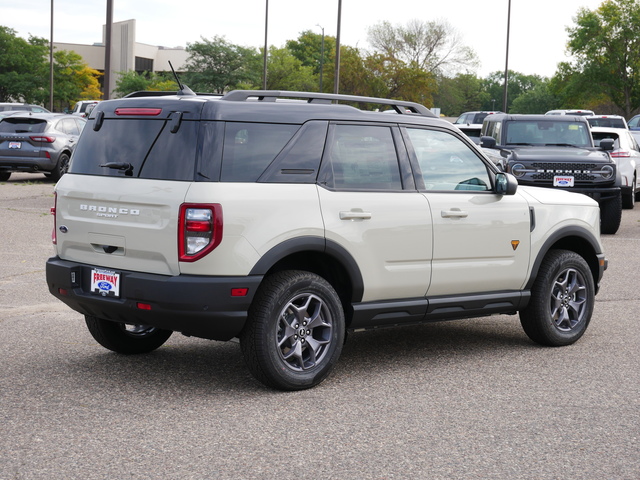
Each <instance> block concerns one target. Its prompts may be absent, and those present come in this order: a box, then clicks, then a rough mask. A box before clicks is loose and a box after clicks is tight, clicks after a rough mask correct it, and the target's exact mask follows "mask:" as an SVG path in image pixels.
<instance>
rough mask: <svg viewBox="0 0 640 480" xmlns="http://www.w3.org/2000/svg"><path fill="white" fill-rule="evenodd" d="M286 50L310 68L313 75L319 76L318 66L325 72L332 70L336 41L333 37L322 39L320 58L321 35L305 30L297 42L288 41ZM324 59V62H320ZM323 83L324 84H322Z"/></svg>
mask: <svg viewBox="0 0 640 480" xmlns="http://www.w3.org/2000/svg"><path fill="white" fill-rule="evenodd" d="M286 48H287V50H289V51H290V52H291V54H292V55H293V56H294V57H296V58H297V59H298V60H300V62H302V65H303V66H305V67H311V68H312V69H313V73H314V74H316V75H320V65H321V63H322V66H323V71H324V72H326V71H327V70H330V69H332V68H333V64H334V62H335V51H336V39H335V37H330V36H325V37H324V57H323V56H322V53H323V48H322V34H317V33H314V32H312V31H311V30H305V31H304V32H302V33H301V34H300V36H299V37H298V39H297V40H289V41H288V42H287V43H286ZM323 58H324V61H323V62H321V60H322V59H323ZM323 83H324V82H323Z"/></svg>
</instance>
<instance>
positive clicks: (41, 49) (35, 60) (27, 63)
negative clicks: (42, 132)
mask: <svg viewBox="0 0 640 480" xmlns="http://www.w3.org/2000/svg"><path fill="white" fill-rule="evenodd" d="M48 55H49V48H48V44H47V41H46V40H45V39H44V38H38V37H30V38H29V40H28V41H26V40H24V39H23V38H20V37H18V36H16V31H15V30H13V29H11V28H8V27H3V26H0V102H27V103H36V101H37V100H40V99H41V98H42V96H43V85H48V84H49V82H48V78H49V61H48V58H47V57H48Z"/></svg>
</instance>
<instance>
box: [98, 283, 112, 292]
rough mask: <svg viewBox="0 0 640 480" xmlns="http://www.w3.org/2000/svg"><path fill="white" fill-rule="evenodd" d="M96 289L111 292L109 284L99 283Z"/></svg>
mask: <svg viewBox="0 0 640 480" xmlns="http://www.w3.org/2000/svg"><path fill="white" fill-rule="evenodd" d="M98 288H99V289H100V290H111V284H110V283H109V282H99V283H98Z"/></svg>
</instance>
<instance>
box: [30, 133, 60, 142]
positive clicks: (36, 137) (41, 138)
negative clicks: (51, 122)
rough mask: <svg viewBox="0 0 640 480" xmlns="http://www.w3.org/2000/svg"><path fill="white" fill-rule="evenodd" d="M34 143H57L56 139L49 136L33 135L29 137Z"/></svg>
mask: <svg viewBox="0 0 640 480" xmlns="http://www.w3.org/2000/svg"><path fill="white" fill-rule="evenodd" d="M29 138H30V139H31V140H33V141H34V142H42V143H53V142H55V141H56V137H50V136H48V135H31V136H30V137H29Z"/></svg>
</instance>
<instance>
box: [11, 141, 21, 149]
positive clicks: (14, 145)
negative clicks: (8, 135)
mask: <svg viewBox="0 0 640 480" xmlns="http://www.w3.org/2000/svg"><path fill="white" fill-rule="evenodd" d="M9 148H22V142H9Z"/></svg>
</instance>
